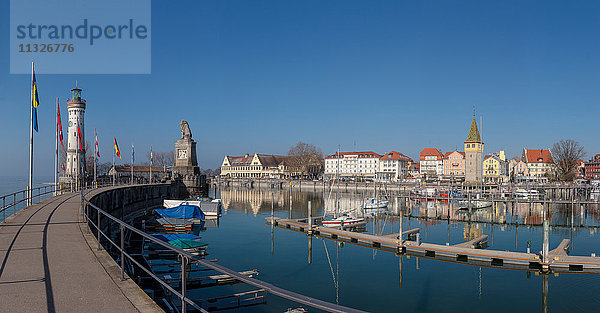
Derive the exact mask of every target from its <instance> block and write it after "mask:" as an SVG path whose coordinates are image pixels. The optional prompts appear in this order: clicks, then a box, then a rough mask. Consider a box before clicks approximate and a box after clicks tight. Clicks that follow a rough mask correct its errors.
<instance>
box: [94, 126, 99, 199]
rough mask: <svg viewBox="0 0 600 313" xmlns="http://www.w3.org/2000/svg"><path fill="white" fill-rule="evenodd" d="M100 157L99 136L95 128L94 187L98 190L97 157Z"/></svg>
mask: <svg viewBox="0 0 600 313" xmlns="http://www.w3.org/2000/svg"><path fill="white" fill-rule="evenodd" d="M97 156H98V134H96V129H95V128H94V185H95V186H93V187H96V188H98V175H97V173H96V157H97Z"/></svg>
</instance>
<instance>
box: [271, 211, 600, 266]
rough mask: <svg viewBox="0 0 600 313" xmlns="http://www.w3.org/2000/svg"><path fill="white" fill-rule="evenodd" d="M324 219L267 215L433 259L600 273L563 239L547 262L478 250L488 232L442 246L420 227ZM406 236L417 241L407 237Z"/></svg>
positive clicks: (278, 222)
mask: <svg viewBox="0 0 600 313" xmlns="http://www.w3.org/2000/svg"><path fill="white" fill-rule="evenodd" d="M319 219H321V218H316V219H312V222H313V226H312V228H311V227H310V225H309V224H308V223H306V222H305V221H307V219H296V220H291V219H283V218H278V217H267V218H266V220H267V224H268V225H272V226H275V227H278V228H283V229H289V230H293V231H297V232H302V233H305V234H306V235H314V236H317V237H321V238H326V239H332V240H336V241H340V242H346V243H349V244H354V245H358V246H363V247H367V248H371V249H377V250H383V251H388V252H393V253H396V254H406V255H411V256H416V257H423V258H428V259H432V260H440V261H446V262H454V263H462V264H468V265H473V266H484V267H493V268H503V269H513V270H524V271H544V272H554V273H586V274H600V257H593V256H589V257H588V256H570V255H568V254H567V251H568V248H569V240H568V239H565V240H563V241H562V242H561V243H560V245H559V246H558V247H557V248H556V249H554V250H551V251H550V252H549V253H548V259H549V262H548V263H543V261H542V257H541V256H540V255H538V254H534V253H525V252H512V251H500V250H485V249H478V247H484V246H485V245H486V243H487V235H483V236H480V237H477V238H475V239H473V240H470V241H467V242H464V243H461V244H457V245H453V246H450V245H439V244H431V243H421V241H420V236H419V232H420V230H419V229H418V228H415V229H411V230H408V231H405V232H402V237H403V238H402V239H400V236H399V235H398V234H390V235H383V236H375V235H370V234H365V233H357V232H353V231H349V230H343V229H335V228H330V227H325V226H318V225H316V221H319ZM404 235H407V236H409V237H408V238H412V239H415V240H403V239H404Z"/></svg>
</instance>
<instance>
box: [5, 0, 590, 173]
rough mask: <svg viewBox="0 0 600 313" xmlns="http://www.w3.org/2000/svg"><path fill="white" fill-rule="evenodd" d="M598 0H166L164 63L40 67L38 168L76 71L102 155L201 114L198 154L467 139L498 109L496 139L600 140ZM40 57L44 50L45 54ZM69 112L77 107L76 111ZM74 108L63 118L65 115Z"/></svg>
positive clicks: (8, 132)
mask: <svg viewBox="0 0 600 313" xmlns="http://www.w3.org/2000/svg"><path fill="white" fill-rule="evenodd" d="M0 12H2V13H0V14H2V15H4V16H3V18H0V30H1V32H2V34H3V37H5V39H4V40H0V107H1V108H2V114H0V124H1V125H2V133H3V135H2V136H1V137H0V138H1V139H0V140H1V145H2V147H3V148H2V151H3V153H2V154H1V155H0V164H1V165H0V171H1V172H0V175H2V176H6V175H23V176H25V175H27V168H28V136H29V130H28V129H29V107H28V105H29V80H30V77H29V76H28V75H11V74H9V40H8V33H9V19H8V12H9V1H7V0H2V1H1V2H0ZM599 13H600V4H599V3H598V2H595V1H577V2H567V1H562V2H556V1H479V0H475V1H177V2H173V1H153V2H152V25H151V28H152V74H150V75H38V78H37V81H38V85H39V93H40V94H39V95H40V101H41V106H40V108H39V121H40V122H39V123H40V132H39V133H38V134H36V145H35V147H36V156H35V160H36V161H35V163H36V172H37V173H38V174H40V175H51V174H52V171H53V165H52V164H53V163H52V162H53V151H54V150H53V146H54V110H55V109H54V103H55V99H56V97H60V98H61V99H62V101H63V106H62V107H61V108H62V110H63V112H64V111H66V108H65V105H64V100H65V99H66V98H67V97H68V96H69V93H70V89H71V88H73V86H74V84H75V80H78V81H79V85H80V87H82V88H83V95H84V98H85V99H87V103H88V106H87V110H86V133H87V140H88V141H92V140H93V139H92V137H91V136H93V135H92V134H93V129H94V128H97V129H98V135H99V139H100V151H101V154H102V161H111V160H112V157H111V151H112V147H111V145H112V137H113V136H116V137H117V139H118V140H119V144H120V146H121V150H122V152H123V155H124V158H123V161H122V162H128V160H129V158H130V148H129V146H130V143H131V142H132V141H133V142H134V144H135V146H136V155H137V160H139V161H142V160H141V159H142V157H141V156H142V155H145V154H146V152H147V151H148V150H149V149H150V145H152V146H153V147H154V150H155V151H168V150H169V151H170V150H172V149H173V147H174V141H175V140H177V139H178V137H179V134H180V133H179V121H180V120H181V119H186V120H188V122H189V123H190V126H191V129H192V133H193V136H194V139H195V140H196V141H197V142H198V158H199V164H200V166H201V167H203V168H215V167H217V166H219V165H220V163H221V161H222V158H223V156H224V155H225V154H230V155H240V154H244V153H253V152H260V153H273V154H285V153H287V150H288V148H289V147H290V146H291V145H293V144H294V143H296V142H297V141H306V142H310V143H313V144H315V145H317V146H320V147H321V148H322V149H323V151H324V152H325V153H333V152H334V151H335V150H336V148H337V145H338V144H339V145H341V146H342V149H343V150H353V149H354V147H355V146H356V149H357V150H373V151H376V152H378V153H385V152H387V151H389V150H396V151H400V152H402V153H405V154H407V155H409V156H412V157H417V156H418V153H419V151H420V150H421V149H423V148H425V147H437V148H440V149H442V150H443V151H449V150H453V149H455V148H458V149H462V143H463V141H464V140H465V138H466V136H467V132H468V129H469V125H470V122H471V118H472V110H473V105H475V106H476V108H477V116H478V121H479V115H482V116H483V130H484V134H483V135H484V140H485V142H486V152H492V151H497V150H500V149H504V150H506V151H507V154H508V155H509V156H513V155H517V154H519V153H520V151H521V149H522V148H523V147H524V146H525V147H528V148H540V147H544V148H546V147H549V146H551V145H552V143H554V142H556V141H558V140H560V139H562V138H573V139H576V140H578V141H579V142H581V143H582V144H583V145H584V146H585V150H586V152H587V157H590V156H591V155H593V154H595V153H597V152H600V143H599V140H598V136H597V132H596V131H595V130H594V129H595V126H596V125H597V123H598V116H599V113H600V109H599V108H598V105H597V104H598V102H599V101H598V100H600V94H599V93H600V88H598V83H599V79H600V74H599V73H600V71H599V70H600V66H599V65H600V43H599V41H598V40H597V36H598V35H597V34H598V31H599V30H600V19H598V14H599ZM40 66H41V65H40ZM64 116H65V115H64V114H63V117H64ZM65 121H66V120H65V119H63V124H65Z"/></svg>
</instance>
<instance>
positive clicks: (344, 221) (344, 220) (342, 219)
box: [323, 214, 365, 227]
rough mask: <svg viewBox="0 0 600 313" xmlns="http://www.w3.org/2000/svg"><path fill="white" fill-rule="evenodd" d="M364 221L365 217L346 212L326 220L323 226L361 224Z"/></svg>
mask: <svg viewBox="0 0 600 313" xmlns="http://www.w3.org/2000/svg"><path fill="white" fill-rule="evenodd" d="M364 221H365V219H364V218H362V217H350V216H349V215H347V214H344V215H342V216H339V217H336V218H334V219H331V220H324V221H323V226H326V227H339V226H352V225H356V224H360V223H362V222H364Z"/></svg>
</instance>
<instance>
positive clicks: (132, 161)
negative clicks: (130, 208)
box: [131, 141, 134, 185]
mask: <svg viewBox="0 0 600 313" xmlns="http://www.w3.org/2000/svg"><path fill="white" fill-rule="evenodd" d="M133 153H134V151H133V141H132V142H131V184H132V185H133Z"/></svg>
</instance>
